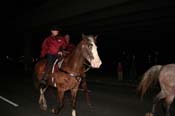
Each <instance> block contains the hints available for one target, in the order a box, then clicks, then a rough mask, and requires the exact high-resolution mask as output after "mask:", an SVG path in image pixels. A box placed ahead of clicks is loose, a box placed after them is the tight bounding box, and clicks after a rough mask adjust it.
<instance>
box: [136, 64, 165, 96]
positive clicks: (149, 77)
mask: <svg viewBox="0 0 175 116" xmlns="http://www.w3.org/2000/svg"><path fill="white" fill-rule="evenodd" d="M161 68H162V65H155V66H152V67H151V68H149V69H148V70H147V71H146V72H145V73H144V75H143V78H142V80H141V82H140V84H139V86H138V90H139V92H140V93H141V98H142V97H143V96H144V94H145V93H146V91H147V90H148V88H149V87H150V86H151V84H152V83H153V82H157V80H158V78H159V72H160V69H161Z"/></svg>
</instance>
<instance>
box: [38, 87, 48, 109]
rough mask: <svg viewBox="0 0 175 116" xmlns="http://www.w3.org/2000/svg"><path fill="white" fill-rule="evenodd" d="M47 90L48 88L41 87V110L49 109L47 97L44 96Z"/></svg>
mask: <svg viewBox="0 0 175 116" xmlns="http://www.w3.org/2000/svg"><path fill="white" fill-rule="evenodd" d="M45 91H46V88H45V89H42V88H40V97H39V101H38V102H39V104H40V108H41V110H44V111H46V110H47V102H46V99H45V96H44V92H45Z"/></svg>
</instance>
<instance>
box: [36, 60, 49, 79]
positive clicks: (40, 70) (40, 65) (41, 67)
mask: <svg viewBox="0 0 175 116" xmlns="http://www.w3.org/2000/svg"><path fill="white" fill-rule="evenodd" d="M46 63H47V61H46V59H42V60H40V61H38V62H37V63H36V64H35V70H34V71H35V74H36V78H38V80H41V79H42V75H43V74H44V72H45V67H46Z"/></svg>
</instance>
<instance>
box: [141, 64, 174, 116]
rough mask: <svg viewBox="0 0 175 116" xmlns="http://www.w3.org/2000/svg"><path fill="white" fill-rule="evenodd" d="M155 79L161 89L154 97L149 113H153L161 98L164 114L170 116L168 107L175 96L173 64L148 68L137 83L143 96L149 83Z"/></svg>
mask: <svg viewBox="0 0 175 116" xmlns="http://www.w3.org/2000/svg"><path fill="white" fill-rule="evenodd" d="M157 81H158V82H159V85H160V88H161V91H160V92H159V93H158V94H157V96H156V97H155V98H154V100H153V107H152V113H149V115H150V116H152V115H153V114H154V113H155V107H156V105H157V103H158V102H159V101H160V100H161V99H164V100H165V104H166V116H170V112H169V109H170V106H171V104H172V102H173V100H174V97H175V64H167V65H155V66H152V67H151V68H150V69H148V70H147V71H146V72H145V74H144V76H143V79H142V81H141V82H140V85H139V90H140V91H141V95H142V96H143V95H144V94H145V92H146V91H147V89H148V88H149V87H150V85H151V84H152V83H153V82H157Z"/></svg>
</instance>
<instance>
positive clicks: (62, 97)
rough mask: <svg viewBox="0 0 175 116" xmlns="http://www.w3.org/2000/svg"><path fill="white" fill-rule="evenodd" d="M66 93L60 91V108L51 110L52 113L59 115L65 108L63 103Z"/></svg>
mask: <svg viewBox="0 0 175 116" xmlns="http://www.w3.org/2000/svg"><path fill="white" fill-rule="evenodd" d="M64 93H65V91H60V90H58V108H56V109H55V108H52V109H51V112H52V113H55V114H58V113H59V112H60V111H61V109H62V108H63V106H64V101H63V99H64Z"/></svg>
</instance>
